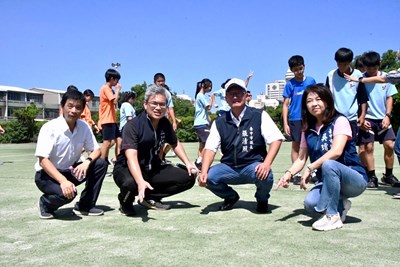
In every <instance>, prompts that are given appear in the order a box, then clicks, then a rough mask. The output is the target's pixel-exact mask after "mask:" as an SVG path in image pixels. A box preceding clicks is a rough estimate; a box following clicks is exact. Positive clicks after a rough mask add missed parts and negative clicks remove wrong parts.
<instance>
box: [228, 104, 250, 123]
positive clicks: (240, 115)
mask: <svg viewBox="0 0 400 267" xmlns="http://www.w3.org/2000/svg"><path fill="white" fill-rule="evenodd" d="M246 110H247V106H246V105H245V106H244V109H243V110H242V112H240V114H239V117H238V118H236V117H235V116H234V115H233V113H232V110H231V111H230V113H231V118H232V121H233V122H234V123H235V124H236V125H239V124H240V122H241V121H242V119H243V117H244V113H245V112H246Z"/></svg>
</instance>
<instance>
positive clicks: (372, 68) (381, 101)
mask: <svg viewBox="0 0 400 267" xmlns="http://www.w3.org/2000/svg"><path fill="white" fill-rule="evenodd" d="M363 61H364V64H365V66H366V68H367V71H366V73H365V74H364V77H366V78H365V79H367V78H368V77H373V76H385V73H383V72H382V71H379V68H380V62H381V59H380V55H379V54H378V53H377V52H374V51H371V52H367V53H365V55H364V60H363ZM363 80H364V78H360V79H359V81H363ZM365 87H366V91H367V94H368V98H369V103H368V109H367V113H366V117H365V118H366V120H365V122H364V125H363V128H362V129H360V133H359V143H360V158H361V159H362V160H363V162H365V165H366V168H367V170H368V187H369V188H377V187H378V178H377V177H376V175H375V160H374V141H379V143H380V144H383V148H384V159H385V167H386V169H385V173H384V174H383V177H382V178H381V181H382V183H384V184H390V185H392V186H396V187H397V186H400V183H399V182H398V179H397V178H396V177H395V176H394V175H393V163H394V142H393V141H394V140H395V138H396V136H395V134H394V131H393V128H392V125H391V117H392V115H391V113H392V109H393V95H395V94H397V89H396V87H395V86H394V85H393V84H390V83H367V84H365Z"/></svg>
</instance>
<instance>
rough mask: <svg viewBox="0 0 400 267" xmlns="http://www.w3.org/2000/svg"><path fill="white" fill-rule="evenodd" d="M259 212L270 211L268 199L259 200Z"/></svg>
mask: <svg viewBox="0 0 400 267" xmlns="http://www.w3.org/2000/svg"><path fill="white" fill-rule="evenodd" d="M256 210H257V212H258V213H267V212H268V201H257V208H256Z"/></svg>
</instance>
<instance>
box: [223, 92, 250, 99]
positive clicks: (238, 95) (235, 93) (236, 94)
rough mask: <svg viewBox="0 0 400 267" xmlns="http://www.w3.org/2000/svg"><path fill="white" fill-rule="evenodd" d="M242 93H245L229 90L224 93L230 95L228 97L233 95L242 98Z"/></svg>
mask: <svg viewBox="0 0 400 267" xmlns="http://www.w3.org/2000/svg"><path fill="white" fill-rule="evenodd" d="M244 95H245V93H243V92H229V93H227V94H226V96H227V97H230V98H234V97H237V98H242V97H243V96H244Z"/></svg>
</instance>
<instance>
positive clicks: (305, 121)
mask: <svg viewBox="0 0 400 267" xmlns="http://www.w3.org/2000/svg"><path fill="white" fill-rule="evenodd" d="M310 93H314V94H317V95H318V97H319V98H321V100H322V101H323V102H325V103H326V111H325V114H324V118H323V120H322V122H323V123H324V124H327V123H330V122H331V121H333V119H334V117H335V116H336V115H337V114H338V112H337V111H336V109H335V104H334V101H333V95H332V92H331V90H330V89H329V88H328V87H326V86H325V85H324V84H322V83H318V84H314V85H310V86H308V87H307V88H306V90H304V93H303V98H302V99H301V115H302V125H303V131H307V130H309V129H310V127H313V126H314V125H315V123H316V122H317V119H316V118H315V117H314V116H313V115H311V113H310V112H309V111H308V109H307V96H308V95H309V94H310Z"/></svg>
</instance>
